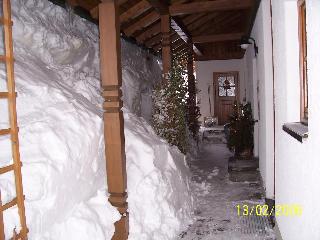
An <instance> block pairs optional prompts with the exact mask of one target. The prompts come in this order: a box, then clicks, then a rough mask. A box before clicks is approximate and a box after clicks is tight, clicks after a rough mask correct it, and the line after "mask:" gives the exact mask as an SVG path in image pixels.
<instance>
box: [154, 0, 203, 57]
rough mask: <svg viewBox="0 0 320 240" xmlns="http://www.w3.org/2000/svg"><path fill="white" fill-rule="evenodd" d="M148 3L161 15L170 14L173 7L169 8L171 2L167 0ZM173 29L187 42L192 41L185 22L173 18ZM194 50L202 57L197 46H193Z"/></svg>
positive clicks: (155, 0)
mask: <svg viewBox="0 0 320 240" xmlns="http://www.w3.org/2000/svg"><path fill="white" fill-rule="evenodd" d="M148 2H149V3H150V4H151V5H152V6H153V7H154V8H155V9H156V11H158V13H159V14H168V12H169V10H170V8H171V6H169V1H167V0H148ZM171 27H172V28H173V30H175V32H176V33H177V34H178V35H179V36H180V37H181V38H182V39H183V40H184V41H185V42H188V41H189V40H191V35H190V33H189V32H188V30H187V28H186V27H185V26H184V24H183V22H181V21H180V20H179V19H177V18H174V17H172V18H171ZM193 50H194V52H195V53H196V54H197V55H202V52H201V51H200V49H199V48H198V47H197V46H195V45H193Z"/></svg>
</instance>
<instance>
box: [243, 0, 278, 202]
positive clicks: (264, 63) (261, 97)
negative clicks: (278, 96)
mask: <svg viewBox="0 0 320 240" xmlns="http://www.w3.org/2000/svg"><path fill="white" fill-rule="evenodd" d="M251 37H253V38H254V39H255V41H256V44H257V46H258V47H259V53H258V54H257V56H256V57H255V56H254V50H253V46H252V45H251V46H250V48H248V50H247V52H246V55H245V59H246V62H247V66H248V81H249V82H252V83H251V84H248V85H252V86H253V89H252V92H253V94H252V95H253V96H254V98H253V99H251V102H252V106H253V112H254V117H255V119H257V120H258V123H257V124H256V125H255V146H257V145H258V146H259V147H258V148H257V150H258V156H259V169H260V173H261V177H262V180H263V184H264V187H265V190H266V197H267V198H272V199H273V198H274V130H273V129H274V122H273V120H274V118H273V116H274V112H273V69H272V37H271V14H270V0H262V1H261V4H260V8H259V10H258V13H257V17H256V20H255V24H254V27H253V30H252V33H251ZM250 72H256V73H255V74H251V73H250Z"/></svg>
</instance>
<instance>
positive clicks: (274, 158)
mask: <svg viewBox="0 0 320 240" xmlns="http://www.w3.org/2000/svg"><path fill="white" fill-rule="evenodd" d="M270 16H271V46H272V47H271V51H272V89H273V91H272V93H273V179H274V182H273V184H274V186H273V197H274V200H275V199H276V111H275V109H276V105H275V82H274V81H275V80H274V45H273V44H274V43H273V18H272V0H270Z"/></svg>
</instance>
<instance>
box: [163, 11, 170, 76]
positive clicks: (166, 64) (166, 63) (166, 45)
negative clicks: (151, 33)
mask: <svg viewBox="0 0 320 240" xmlns="http://www.w3.org/2000/svg"><path fill="white" fill-rule="evenodd" d="M170 30H171V18H170V15H169V14H166V15H161V35H162V41H161V46H162V66H163V79H164V81H167V79H168V74H169V73H170V69H171V46H170V45H171V42H170Z"/></svg>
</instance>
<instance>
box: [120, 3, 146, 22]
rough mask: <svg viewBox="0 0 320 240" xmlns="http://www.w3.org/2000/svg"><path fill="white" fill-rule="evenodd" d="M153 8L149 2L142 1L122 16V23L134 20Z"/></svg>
mask: <svg viewBox="0 0 320 240" xmlns="http://www.w3.org/2000/svg"><path fill="white" fill-rule="evenodd" d="M150 8H151V5H150V3H149V2H148V1H146V0H142V1H140V2H138V3H137V4H136V5H133V6H132V7H131V8H130V9H128V10H127V11H125V12H124V13H122V14H121V15H120V22H121V23H123V22H126V21H128V20H130V19H133V18H135V17H137V16H139V15H140V14H142V13H144V12H145V11H147V10H149V9H150Z"/></svg>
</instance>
